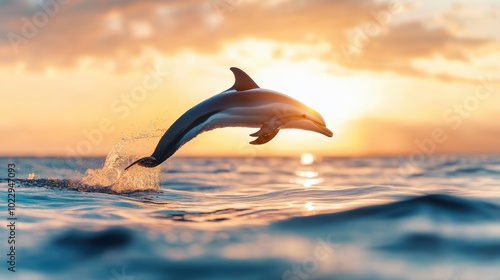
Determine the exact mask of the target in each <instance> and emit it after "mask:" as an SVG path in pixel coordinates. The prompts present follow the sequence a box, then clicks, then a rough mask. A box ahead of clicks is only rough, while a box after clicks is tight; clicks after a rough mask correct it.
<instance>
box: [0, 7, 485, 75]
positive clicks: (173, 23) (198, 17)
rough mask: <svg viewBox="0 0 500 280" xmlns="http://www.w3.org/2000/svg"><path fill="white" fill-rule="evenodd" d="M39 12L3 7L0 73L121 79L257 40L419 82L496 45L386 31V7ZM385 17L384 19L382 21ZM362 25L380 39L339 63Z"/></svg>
mask: <svg viewBox="0 0 500 280" xmlns="http://www.w3.org/2000/svg"><path fill="white" fill-rule="evenodd" d="M57 1H60V2H61V4H57V3H59V2H57ZM34 3H35V4H34ZM41 3H45V4H36V2H35V1H27V0H24V1H22V0H20V1H7V2H3V5H2V6H0V26H2V29H0V59H1V61H2V62H3V65H4V66H6V65H14V64H18V63H22V64H23V65H24V66H25V68H26V69H29V70H34V71H40V70H43V69H45V68H47V67H57V68H70V67H75V66H76V65H78V63H80V62H81V61H82V60H84V59H87V60H90V61H93V62H94V63H96V64H99V63H102V62H112V63H113V64H115V65H116V68H117V69H121V70H127V69H129V68H130V67H131V64H130V60H131V59H132V58H136V57H139V56H140V55H141V54H142V53H143V52H144V51H145V50H151V49H152V50H154V51H156V52H159V53H161V54H164V55H170V54H175V53H177V52H179V51H182V50H186V49H190V50H193V51H195V52H200V53H208V54H210V53H215V52H217V51H220V50H221V48H222V46H223V45H224V44H227V43H228V42H229V43H230V42H235V41H238V40H242V39H246V38H255V39H263V40H275V41H278V42H301V43H302V42H306V43H307V42H311V43H317V42H326V43H328V44H330V45H331V46H332V48H331V51H330V52H329V53H328V54H327V55H324V54H315V53H311V54H310V57H313V58H314V57H318V56H321V57H319V58H322V59H325V60H326V61H331V63H335V64H340V65H342V66H344V67H346V68H351V69H361V70H370V71H392V72H398V73H401V74H406V75H416V76H418V75H423V73H422V72H421V70H419V69H416V68H414V67H412V65H411V62H412V61H413V60H414V59H417V58H432V57H433V56H435V55H439V56H442V57H445V58H447V59H449V60H461V61H468V59H469V58H468V52H470V51H473V50H476V49H477V48H480V47H482V46H484V45H488V44H491V43H492V42H494V40H488V39H487V38H483V39H469V38H459V37H456V36H455V35H454V34H452V33H451V32H449V31H447V30H446V29H445V28H439V27H437V28H429V27H426V25H425V24H424V23H423V22H418V21H414V22H407V23H403V24H399V25H393V24H392V22H391V18H392V17H393V16H395V14H397V13H402V12H404V11H401V10H400V9H399V10H396V9H394V7H393V6H394V4H390V3H389V4H387V3H386V4H384V3H379V2H378V1H362V0H339V1H326V0H314V1H273V2H267V1H241V0H240V1H229V0H200V1H196V0H186V1H168V2H167V1H154V0H145V1H130V0H128V1H77V0H73V1H71V0H64V1H63V0H46V1H45V2H43V1H42V2H41ZM48 3H52V4H53V5H52V6H50V5H49V4H48ZM54 3H56V4H54ZM222 4H223V5H222ZM47 7H49V8H47ZM50 7H52V9H50ZM399 8H401V7H399ZM391 9H392V10H391ZM43 14H46V17H47V21H46V22H45V21H44V20H43ZM387 15H389V18H385V19H384V16H386V17H387ZM367 24H372V25H373V24H379V25H380V32H379V33H378V34H377V35H376V36H369V40H368V43H367V44H366V46H363V47H362V49H361V51H360V52H359V54H357V55H354V56H352V57H351V58H350V59H347V60H346V57H345V54H344V53H343V50H342V49H341V47H340V46H342V45H345V44H352V42H350V41H349V40H350V39H349V38H348V37H346V34H348V33H349V32H350V31H352V30H356V29H357V28H363V26H366V25H367ZM30 25H31V26H32V28H30ZM30 29H31V30H30ZM28 31H33V32H31V33H33V34H34V35H33V36H32V34H31V33H30V32H28ZM26 35H29V36H26ZM28 37H29V38H28ZM441 77H444V80H450V79H451V80H453V79H454V77H453V76H452V75H447V74H441V75H437V76H436V78H438V79H440V78H441ZM457 79H459V78H457Z"/></svg>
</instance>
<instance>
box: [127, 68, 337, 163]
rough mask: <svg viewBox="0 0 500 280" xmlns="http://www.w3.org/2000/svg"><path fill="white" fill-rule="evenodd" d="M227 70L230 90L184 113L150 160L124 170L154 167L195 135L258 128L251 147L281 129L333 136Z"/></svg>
mask: <svg viewBox="0 0 500 280" xmlns="http://www.w3.org/2000/svg"><path fill="white" fill-rule="evenodd" d="M230 70H231V71H232V72H233V74H234V79H235V81H234V85H233V86H232V87H230V88H228V89H227V90H225V91H223V92H221V93H219V94H217V95H214V96H213V97H211V98H209V99H207V100H205V101H202V102H201V103H199V104H198V105H196V106H194V107H193V108H191V109H189V110H188V111H187V112H185V113H184V114H183V115H182V116H180V117H179V118H178V119H177V120H176V121H175V122H174V123H173V124H172V126H170V128H169V129H168V130H167V131H166V132H165V134H164V135H163V136H162V137H161V139H160V142H158V145H157V146H156V148H155V150H154V152H153V154H152V155H151V156H149V157H144V158H141V159H138V160H136V161H134V162H133V163H132V164H130V165H129V166H128V167H127V168H125V170H127V169H129V168H130V167H131V166H133V165H135V164H138V165H140V166H143V167H149V168H150V167H155V166H157V165H159V164H161V163H162V162H164V161H165V160H167V159H168V158H170V157H171V156H172V155H173V154H174V153H175V152H176V151H177V150H178V149H179V148H180V147H181V146H182V145H184V144H186V143H187V142H189V141H190V140H191V139H193V138H195V137H196V136H197V135H198V134H201V133H203V132H205V131H210V130H213V129H216V128H223V127H257V128H260V129H259V130H258V131H257V132H255V133H252V134H250V136H252V137H257V138H256V139H255V140H253V141H251V142H250V144H253V145H262V144H265V143H267V142H269V141H271V140H272V139H273V138H274V137H275V136H276V135H277V134H278V132H279V130H280V129H285V128H295V129H302V130H309V131H314V132H318V133H321V134H323V135H325V136H328V137H332V136H333V133H332V132H331V131H330V130H329V129H328V128H327V127H326V124H325V120H324V119H323V117H322V116H321V115H320V114H319V113H318V112H316V111H315V110H313V109H311V108H309V107H307V106H306V105H304V104H302V103H301V102H299V101H297V100H295V99H293V98H291V97H289V96H287V95H285V94H282V93H279V92H277V91H273V90H269V89H263V88H260V87H259V86H258V85H257V84H256V83H255V82H254V81H253V80H252V78H250V76H248V75H247V74H246V73H245V72H243V71H242V70H241V69H239V68H236V67H231V68H230Z"/></svg>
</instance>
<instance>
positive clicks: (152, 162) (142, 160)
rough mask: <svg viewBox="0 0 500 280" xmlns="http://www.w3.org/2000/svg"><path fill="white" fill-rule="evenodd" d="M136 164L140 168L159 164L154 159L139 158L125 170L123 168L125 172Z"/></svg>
mask: <svg viewBox="0 0 500 280" xmlns="http://www.w3.org/2000/svg"><path fill="white" fill-rule="evenodd" d="M136 164H139V165H140V166H143V167H155V166H157V165H158V164H160V163H159V162H158V160H156V158H154V157H143V158H140V159H138V160H136V161H134V162H132V163H131V164H130V165H129V166H127V168H125V170H127V169H129V168H130V167H132V166H134V165H136Z"/></svg>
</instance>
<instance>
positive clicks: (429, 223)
mask: <svg viewBox="0 0 500 280" xmlns="http://www.w3.org/2000/svg"><path fill="white" fill-rule="evenodd" d="M117 154H118V153H110V156H108V157H107V159H105V158H86V159H71V158H29V157H23V158H20V157H14V158H0V178H3V179H0V189H1V194H2V195H1V198H0V203H1V205H2V207H1V209H2V211H0V220H1V223H2V224H5V225H3V226H2V227H1V228H2V230H1V231H0V255H1V256H2V257H1V263H2V265H1V270H0V278H1V279H50V280H54V279H113V280H132V279H135V280H142V279H144V280H145V279H214V280H215V279H228V280H233V279H238V280H243V279H288V280H292V279H293V280H298V279H442V280H446V279H450V280H452V279H453V280H457V279H500V156H498V155H467V156H459V155H435V156H429V157H425V158H422V159H420V161H419V162H412V161H411V160H410V159H408V158H406V157H367V158H361V157H357V158H318V157H315V156H314V155H311V154H304V155H303V156H302V157H301V158H259V157H250V158H182V157H174V158H172V159H170V160H168V161H167V162H165V163H164V164H163V165H162V166H161V167H160V168H155V169H145V168H141V167H137V168H136V167H134V168H132V169H130V172H129V173H127V174H122V173H121V170H123V167H124V166H126V164H127V163H129V162H131V159H130V158H122V157H120V156H118V155H117ZM410 162H411V163H412V164H410ZM9 163H13V164H15V165H16V167H15V178H16V181H15V184H16V186H15V193H16V206H15V213H14V215H15V217H16V218H17V221H16V229H15V238H16V239H15V240H16V251H15V253H16V263H15V265H16V268H15V269H16V272H11V271H9V270H8V267H9V266H10V265H9V264H8V262H7V261H8V258H9V257H8V256H7V254H8V253H9V252H10V251H9V248H8V246H10V245H8V244H7V242H8V239H7V237H8V236H9V234H10V230H9V229H8V227H7V226H6V225H7V224H8V221H7V218H8V217H11V216H9V214H8V211H7V188H8V183H7V180H6V178H7V177H8V167H7V166H8V164H9Z"/></svg>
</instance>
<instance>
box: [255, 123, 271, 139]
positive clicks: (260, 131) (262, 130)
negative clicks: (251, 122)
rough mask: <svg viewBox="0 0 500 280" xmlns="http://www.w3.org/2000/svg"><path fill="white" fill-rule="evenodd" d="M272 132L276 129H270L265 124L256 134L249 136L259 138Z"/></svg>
mask: <svg viewBox="0 0 500 280" xmlns="http://www.w3.org/2000/svg"><path fill="white" fill-rule="evenodd" d="M274 130H276V129H271V128H270V127H269V126H268V125H266V124H265V125H263V126H262V127H261V128H260V129H259V130H258V131H257V132H254V133H252V134H250V136H252V137H259V136H263V135H266V134H270V133H273V131H274Z"/></svg>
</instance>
